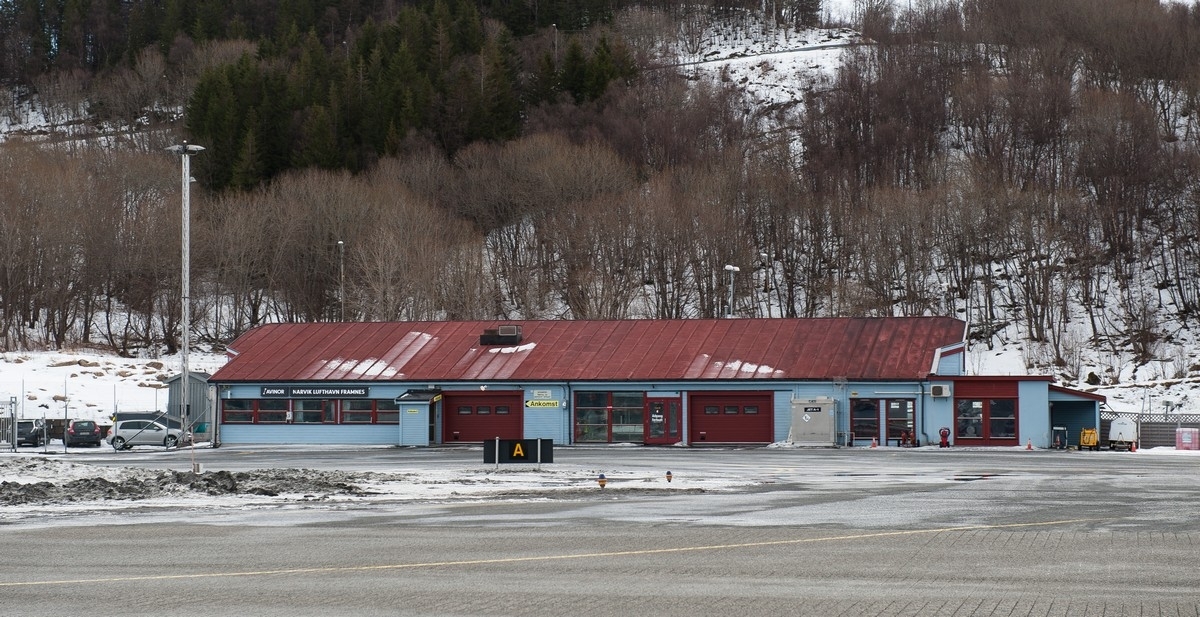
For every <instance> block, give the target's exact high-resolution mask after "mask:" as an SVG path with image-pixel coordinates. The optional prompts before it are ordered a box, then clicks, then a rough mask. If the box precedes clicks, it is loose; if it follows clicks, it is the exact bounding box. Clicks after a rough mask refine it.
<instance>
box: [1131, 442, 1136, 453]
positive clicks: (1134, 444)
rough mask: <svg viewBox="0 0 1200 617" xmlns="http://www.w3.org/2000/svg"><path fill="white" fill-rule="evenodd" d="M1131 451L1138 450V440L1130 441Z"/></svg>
mask: <svg viewBox="0 0 1200 617" xmlns="http://www.w3.org/2000/svg"><path fill="white" fill-rule="evenodd" d="M1129 451H1130V452H1137V442H1136V441H1131V442H1129Z"/></svg>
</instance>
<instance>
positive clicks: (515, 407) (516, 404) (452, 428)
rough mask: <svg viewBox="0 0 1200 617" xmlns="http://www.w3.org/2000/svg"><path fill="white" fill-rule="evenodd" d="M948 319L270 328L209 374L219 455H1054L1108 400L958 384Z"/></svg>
mask: <svg viewBox="0 0 1200 617" xmlns="http://www.w3.org/2000/svg"><path fill="white" fill-rule="evenodd" d="M965 332H966V324H965V323H964V322H962V321H960V320H957V319H953V318H943V317H911V318H910V317H896V318H828V319H694V320H608V321H505V322H494V321H453V322H450V321H446V322H394V323H382V322H380V323H307V324H272V325H266V326H261V327H258V328H255V329H253V330H250V331H249V332H247V333H245V334H244V335H242V336H241V337H239V338H238V339H237V340H235V341H234V342H233V343H231V344H230V346H229V350H228V353H229V361H228V362H227V363H226V365H225V366H224V367H222V368H221V369H220V370H218V371H217V372H216V373H215V374H214V375H213V376H212V378H211V380H210V385H211V386H212V387H213V388H214V390H215V393H216V397H215V405H216V409H215V417H216V419H217V427H216V428H217V429H218V440H219V441H220V442H221V443H287V444H391V445H403V446H432V445H439V444H454V443H470V442H475V443H479V442H482V441H485V440H490V439H494V438H497V437H498V438H501V439H552V440H554V442H555V443H558V444H585V443H589V444H590V443H599V444H603V443H631V444H642V445H691V446H696V445H705V444H767V443H773V442H792V443H796V444H801V445H812V446H850V445H857V446H869V445H871V444H872V443H878V444H883V445H903V444H916V445H928V444H936V443H938V442H939V440H940V435H939V433H941V432H942V429H943V428H944V429H946V430H945V432H946V433H948V441H949V442H950V443H952V444H954V445H959V446H966V445H978V446H1016V445H1022V444H1027V443H1031V444H1033V445H1034V446H1037V447H1047V446H1049V445H1051V439H1052V436H1051V435H1052V431H1051V427H1052V426H1060V425H1061V426H1067V427H1069V429H1070V430H1071V432H1072V433H1073V434H1075V435H1078V433H1079V430H1080V429H1081V428H1086V427H1098V426H1099V425H1100V404H1101V403H1102V402H1103V401H1104V399H1103V397H1100V396H1096V395H1092V394H1088V393H1084V392H1080V391H1076V390H1071V389H1068V388H1064V387H1060V386H1057V385H1055V384H1054V383H1053V381H1052V379H1051V378H1048V377H1038V376H1028V377H1012V376H1005V377H986V376H968V375H964V359H963V355H964V351H965V347H966V346H965V342H964V335H965Z"/></svg>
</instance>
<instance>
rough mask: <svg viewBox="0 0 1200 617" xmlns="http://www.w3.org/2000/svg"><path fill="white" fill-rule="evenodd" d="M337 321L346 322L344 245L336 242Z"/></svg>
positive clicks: (339, 241)
mask: <svg viewBox="0 0 1200 617" xmlns="http://www.w3.org/2000/svg"><path fill="white" fill-rule="evenodd" d="M338 312H339V317H338V321H346V243H345V242H342V241H341V240H338Z"/></svg>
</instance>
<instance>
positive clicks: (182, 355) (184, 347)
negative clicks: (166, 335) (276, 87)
mask: <svg viewBox="0 0 1200 617" xmlns="http://www.w3.org/2000/svg"><path fill="white" fill-rule="evenodd" d="M202 150H204V146H197V145H194V144H189V143H188V142H186V141H185V142H183V143H182V144H179V145H175V146H171V147H169V148H167V152H170V153H172V154H178V155H179V156H180V157H181V158H182V160H183V176H182V177H183V180H182V183H183V186H182V192H183V257H182V259H181V261H182V262H183V274H182V278H183V285H182V294H181V295H182V297H183V315H182V318H181V319H182V320H183V324H182V327H181V328H180V330H182V336H181V341H180V352H179V360H180V364H181V365H182V366H181V368H180V372H181V373H182V375H183V377H182V380H181V381H180V382H179V398H180V399H181V401H180V403H179V422H180V428H181V429H182V428H184V427H185V426H187V422H188V385H190V384H189V383H188V382H189V381H191V377H192V376H191V371H190V370H189V369H188V348H189V347H191V344H192V343H191V340H189V339H190V334H191V332H190V330H191V328H192V310H191V301H192V298H191V260H192V256H191V236H192V234H191V228H190V225H191V219H192V213H191V203H190V197H191V180H192V155H193V154H199V153H200V152H201V151H202ZM168 424H170V423H169V422H168ZM188 430H190V428H189V429H188Z"/></svg>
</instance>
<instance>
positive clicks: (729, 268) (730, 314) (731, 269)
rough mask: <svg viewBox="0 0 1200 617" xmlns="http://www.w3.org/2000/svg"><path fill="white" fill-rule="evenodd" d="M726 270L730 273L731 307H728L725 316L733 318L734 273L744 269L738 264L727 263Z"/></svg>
mask: <svg viewBox="0 0 1200 617" xmlns="http://www.w3.org/2000/svg"><path fill="white" fill-rule="evenodd" d="M725 271H726V272H728V273H729V307H728V308H727V310H726V312H725V317H727V318H732V317H733V273H734V272H741V271H742V269H741V268H739V267H737V266H734V265H730V264H725Z"/></svg>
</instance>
